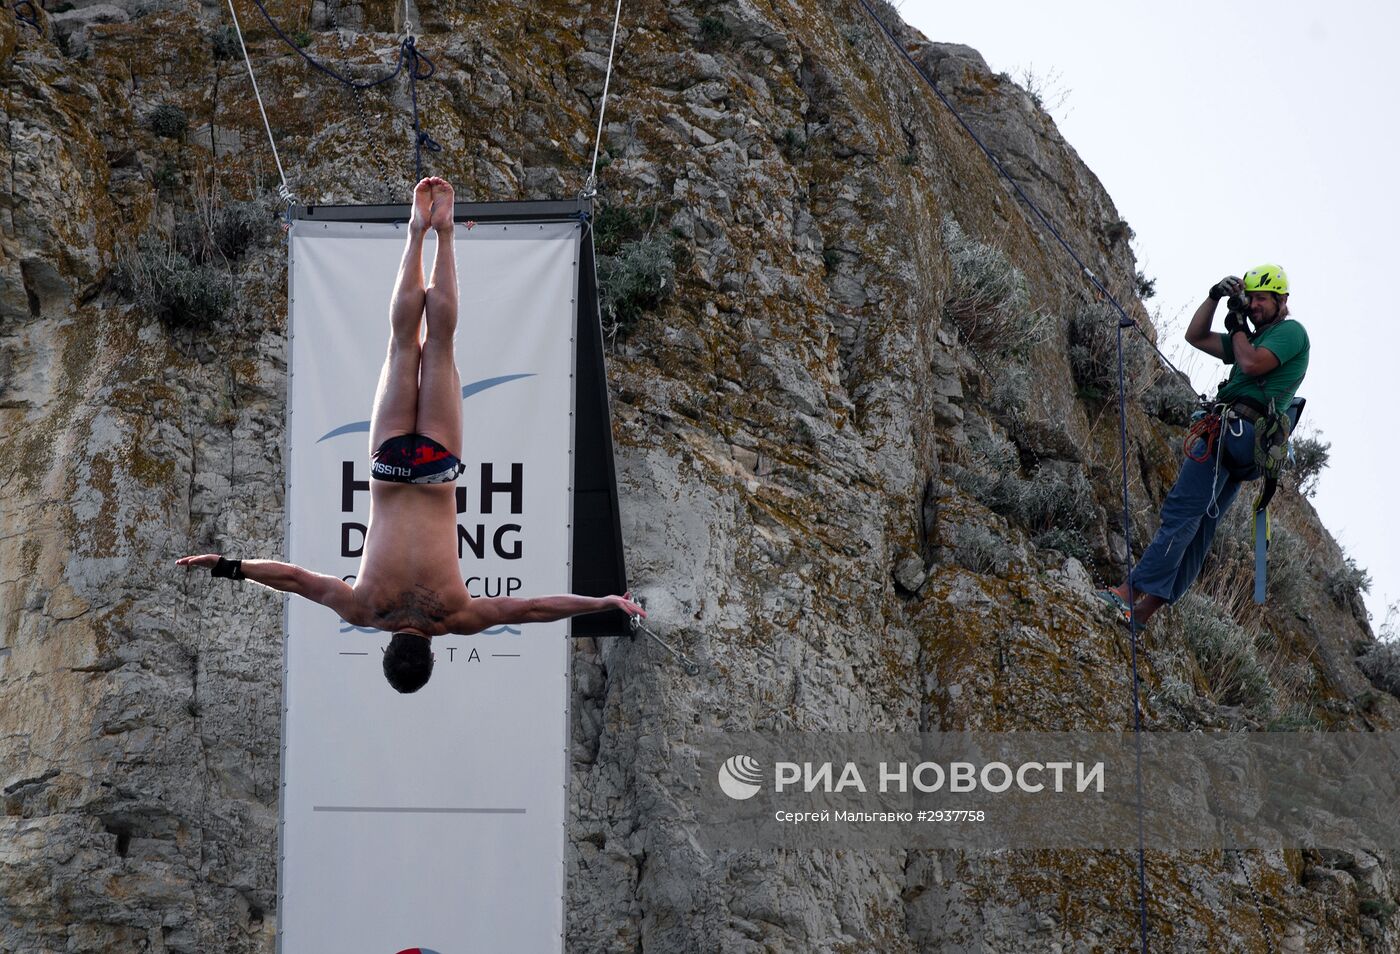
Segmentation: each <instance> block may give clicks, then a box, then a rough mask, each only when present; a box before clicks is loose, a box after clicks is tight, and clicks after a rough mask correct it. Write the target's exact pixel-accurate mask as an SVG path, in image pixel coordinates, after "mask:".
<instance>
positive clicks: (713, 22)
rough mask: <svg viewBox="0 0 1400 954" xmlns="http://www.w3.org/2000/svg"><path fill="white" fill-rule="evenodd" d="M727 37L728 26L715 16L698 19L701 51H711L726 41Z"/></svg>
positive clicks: (728, 35) (728, 32)
mask: <svg viewBox="0 0 1400 954" xmlns="http://www.w3.org/2000/svg"><path fill="white" fill-rule="evenodd" d="M729 37H730V29H729V26H728V24H726V23H725V22H724V20H723V19H722V18H720V17H717V16H703V17H701V18H700V47H701V48H702V49H705V50H712V49H714V48H715V47H717V46H719V45H720V44H722V43H724V42H725V41H727V40H728V39H729Z"/></svg>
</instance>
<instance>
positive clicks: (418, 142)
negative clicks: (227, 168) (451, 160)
mask: <svg viewBox="0 0 1400 954" xmlns="http://www.w3.org/2000/svg"><path fill="white" fill-rule="evenodd" d="M228 5H229V13H230V14H232V15H233V26H234V30H235V31H237V33H238V43H239V46H240V47H242V49H243V60H244V62H245V63H247V64H248V76H249V78H250V79H252V80H253V92H254V94H255V95H257V97H258V109H259V110H260V111H261V112H262V117H263V126H264V128H266V130H267V140H268V142H269V143H270V144H271V146H272V155H273V158H274V159H275V160H276V161H277V173H278V175H279V176H281V178H282V188H281V189H280V190H279V194H280V195H281V196H282V198H283V199H284V200H286V201H287V202H288V204H289V205H291V204H294V203H295V197H294V196H292V194H291V190H290V189H289V188H288V186H287V176H286V174H285V172H284V171H283V168H282V161H281V159H280V158H278V155H277V143H276V141H275V140H274V139H273V135H272V126H271V124H270V123H269V122H268V120H267V110H266V109H264V108H263V102H262V95H261V94H260V93H258V82H257V79H256V77H255V76H254V73H253V63H252V60H251V59H250V58H249V56H248V47H247V46H246V45H245V44H244V42H243V31H242V29H241V28H240V27H239V24H238V14H237V13H236V12H235V11H234V8H233V0H228ZM253 5H254V6H256V7H257V8H258V11H259V12H260V13H262V15H263V19H265V20H266V21H267V24H268V26H270V27H272V31H273V32H274V33H276V34H277V36H278V37H280V38H281V40H282V42H283V43H285V44H287V46H288V47H289V48H290V49H291V50H292V51H293V52H294V53H296V54H297V56H299V57H301V58H302V59H303V60H305V61H306V62H307V64H308V65H310V66H311V67H312V68H313V69H315V70H318V71H320V72H321V73H324V74H326V75H327V76H329V77H330V78H331V79H333V80H335V81H336V82H338V83H340V84H342V85H344V86H346V87H348V88H349V89H352V90H356V91H360V90H367V89H373V88H375V87H376V86H382V85H384V84H385V83H388V82H389V81H391V80H393V79H395V78H396V77H397V76H398V75H399V74H400V73H403V72H404V71H405V69H407V72H408V85H409V93H410V97H411V99H412V103H413V137H414V138H413V164H414V173H415V178H416V179H421V178H422V177H423V151H424V150H425V149H426V150H427V151H429V152H441V151H442V146H441V145H440V144H439V143H437V142H436V141H434V139H433V137H432V136H430V135H428V134H427V133H426V132H424V131H423V128H422V125H421V123H420V121H419V116H418V81H419V80H425V79H428V78H430V77H431V76H432V75H433V74H434V73H436V72H437V67H436V66H435V65H434V64H433V61H432V60H430V59H429V58H428V57H427V56H426V55H424V54H423V53H421V52H420V51H419V50H418V44H417V39H416V37H414V36H413V34H412V32H411V31H410V32H408V34H407V35H406V36H405V37H404V39H403V41H402V42H401V43H400V44H399V56H398V61H397V62H396V63H395V65H394V70H393V72H392V73H389V74H388V75H387V76H382V77H380V78H379V79H376V80H368V81H364V82H360V81H356V80H352V79H350V78H348V77H346V76H342V75H341V74H340V73H338V72H336V71H335V70H333V69H331V68H330V67H328V66H326V65H324V64H322V63H319V62H317V61H316V59H315V58H313V57H312V56H310V55H309V54H308V53H307V52H306V51H305V50H303V49H302V48H301V47H299V46H297V44H296V43H295V42H293V41H292V38H291V37H289V36H287V34H286V33H285V32H283V30H282V28H281V27H279V26H278V25H277V21H275V20H273V19H272V14H270V13H268V12H267V7H266V6H264V5H263V3H262V0H253Z"/></svg>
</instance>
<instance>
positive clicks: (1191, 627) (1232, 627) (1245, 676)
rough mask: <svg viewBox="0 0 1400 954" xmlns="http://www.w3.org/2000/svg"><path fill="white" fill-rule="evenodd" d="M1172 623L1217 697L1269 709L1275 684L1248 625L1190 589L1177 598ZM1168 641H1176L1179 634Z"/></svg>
mask: <svg viewBox="0 0 1400 954" xmlns="http://www.w3.org/2000/svg"><path fill="white" fill-rule="evenodd" d="M1169 625H1170V626H1171V627H1172V628H1173V629H1175V630H1177V632H1178V633H1179V634H1180V640H1181V642H1182V643H1184V644H1185V645H1186V646H1187V648H1188V649H1190V651H1191V654H1192V655H1193V656H1195V658H1196V664H1197V665H1198V666H1199V667H1200V671H1201V674H1202V675H1203V676H1204V677H1205V681H1206V683H1207V685H1209V686H1210V690H1211V694H1212V695H1213V696H1214V697H1215V701H1217V702H1219V703H1221V704H1223V705H1232V706H1243V707H1244V708H1247V709H1252V710H1255V711H1256V712H1260V713H1267V712H1268V711H1269V709H1270V707H1271V706H1272V704H1273V701H1274V696H1275V691H1274V687H1273V684H1272V683H1271V682H1270V680H1269V672H1268V669H1267V668H1266V667H1265V665H1264V663H1263V662H1262V661H1261V660H1260V658H1259V652H1258V649H1257V647H1256V646H1255V642H1254V639H1253V638H1252V637H1251V636H1250V635H1249V633H1248V631H1246V630H1245V629H1244V627H1242V626H1240V625H1239V624H1238V623H1236V622H1235V621H1234V620H1232V619H1230V618H1229V617H1227V616H1225V615H1223V614H1221V613H1220V611H1219V610H1218V609H1217V608H1216V606H1215V605H1214V604H1213V603H1212V602H1211V601H1210V600H1209V599H1207V598H1206V597H1204V596H1201V595H1200V594H1198V593H1187V594H1186V595H1185V596H1183V597H1182V598H1181V599H1180V600H1179V601H1178V602H1177V604H1176V606H1175V607H1174V612H1173V613H1172V615H1171V617H1170V621H1169ZM1165 641H1166V643H1168V644H1171V643H1174V642H1175V641H1176V639H1175V635H1174V634H1173V635H1172V636H1168V637H1167V638H1166V640H1165Z"/></svg>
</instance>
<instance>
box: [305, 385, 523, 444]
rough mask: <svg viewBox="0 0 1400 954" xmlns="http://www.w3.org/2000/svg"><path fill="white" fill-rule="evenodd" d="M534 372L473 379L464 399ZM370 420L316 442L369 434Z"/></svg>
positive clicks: (343, 426) (464, 386)
mask: <svg viewBox="0 0 1400 954" xmlns="http://www.w3.org/2000/svg"><path fill="white" fill-rule="evenodd" d="M534 376H535V375H534V372H531V373H529V374H503V375H501V376H500V377H496V378H482V379H481V380H480V381H473V382H472V383H471V384H464V385H462V400H463V401H465V400H466V399H467V398H469V397H471V396H472V395H473V394H480V393H481V392H482V391H485V390H486V389H488V388H494V387H495V386H496V385H498V384H508V383H509V382H511V381H517V380H519V379H520V378H533V377H534ZM368 433H369V421H355V422H354V423H352V424H342V425H341V426H340V427H337V428H336V429H335V430H333V431H327V432H326V433H325V434H324V435H322V436H321V437H319V438H317V439H316V443H318V444H319V443H321V441H328V440H330V439H331V438H332V437H340V436H341V435H342V434H368Z"/></svg>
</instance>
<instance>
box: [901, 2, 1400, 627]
mask: <svg viewBox="0 0 1400 954" xmlns="http://www.w3.org/2000/svg"><path fill="white" fill-rule="evenodd" d="M895 3H896V5H897V6H898V8H899V11H900V14H901V15H902V16H903V17H904V19H905V20H906V21H907V22H908V23H910V24H911V25H913V26H914V27H916V28H918V29H919V30H920V31H921V32H922V33H924V35H926V36H927V37H929V38H930V39H931V40H935V41H938V42H950V43H965V44H967V45H968V46H971V47H974V48H976V49H977V50H978V51H979V52H981V54H982V55H983V57H984V58H985V59H986V60H987V62H988V64H989V65H990V66H991V68H992V69H993V70H995V71H998V72H1005V73H1008V74H1010V75H1011V76H1012V77H1013V78H1016V79H1017V80H1018V81H1020V79H1021V77H1022V76H1023V75H1024V74H1025V72H1026V71H1027V70H1030V71H1031V72H1033V73H1034V75H1035V76H1036V77H1038V78H1039V82H1040V84H1041V86H1042V91H1041V93H1042V98H1043V99H1044V100H1045V102H1046V105H1047V106H1048V107H1049V108H1050V112H1051V115H1052V116H1054V118H1055V120H1056V122H1057V124H1058V125H1059V128H1060V131H1061V133H1063V135H1064V137H1065V138H1066V139H1067V140H1068V141H1069V143H1070V144H1071V145H1072V146H1073V147H1074V148H1075V150H1076V151H1078V153H1079V155H1080V157H1081V158H1083V160H1084V161H1085V163H1086V164H1087V165H1088V166H1089V168H1091V169H1092V170H1093V171H1094V173H1095V174H1097V175H1098V177H1099V179H1100V180H1102V182H1103V184H1104V186H1105V188H1107V190H1108V192H1109V194H1110V195H1111V196H1112V197H1113V201H1114V204H1115V205H1116V206H1117V208H1118V212H1119V214H1120V215H1122V216H1123V218H1125V219H1126V220H1127V221H1128V223H1129V224H1130V225H1131V226H1132V227H1133V229H1134V231H1136V233H1137V239H1136V241H1135V242H1134V248H1135V249H1136V251H1137V256H1138V265H1139V267H1140V268H1141V269H1142V270H1143V271H1145V272H1146V273H1147V275H1148V276H1150V277H1153V278H1155V279H1156V280H1157V296H1156V297H1155V298H1153V299H1151V300H1149V301H1148V302H1147V305H1148V307H1149V308H1151V309H1154V310H1156V311H1158V312H1160V316H1159V320H1158V326H1159V328H1161V329H1162V330H1163V331H1164V332H1167V333H1168V334H1169V335H1170V336H1171V337H1170V338H1168V337H1167V335H1164V336H1163V349H1162V350H1163V351H1165V352H1166V353H1167V354H1168V355H1169V356H1170V357H1171V358H1172V360H1173V361H1174V362H1175V363H1176V364H1177V365H1178V366H1180V367H1182V368H1183V369H1184V370H1186V371H1187V372H1188V373H1190V374H1191V375H1192V379H1193V381H1194V382H1195V385H1196V389H1197V390H1198V391H1207V392H1208V393H1214V389H1215V387H1216V385H1217V384H1218V383H1219V382H1220V380H1221V379H1222V377H1223V373H1222V372H1223V370H1224V367H1223V365H1220V364H1218V363H1217V362H1215V361H1214V360H1213V359H1210V358H1208V357H1206V356H1205V355H1199V357H1193V355H1198V354H1199V353H1198V352H1195V351H1193V349H1191V348H1190V347H1189V346H1187V345H1186V344H1185V342H1184V341H1181V333H1182V331H1184V330H1185V325H1186V321H1187V319H1188V318H1189V317H1190V314H1191V312H1192V311H1194V310H1195V307H1196V305H1198V304H1199V303H1200V301H1201V299H1202V298H1204V297H1205V292H1206V290H1207V289H1208V288H1209V287H1210V286H1211V285H1212V284H1213V283H1214V282H1216V281H1217V280H1219V279H1220V278H1221V277H1222V276H1224V275H1227V274H1233V275H1242V274H1244V272H1245V271H1246V270H1247V269H1249V268H1252V267H1253V266H1255V265H1259V264H1263V263H1265V262H1276V263H1278V264H1280V265H1282V266H1283V268H1284V269H1285V270H1286V271H1287V272H1288V277H1289V283H1290V286H1291V288H1292V294H1291V296H1290V298H1289V304H1290V307H1291V310H1292V317H1294V318H1296V319H1298V320H1300V321H1301V322H1302V323H1303V324H1304V326H1305V327H1306V328H1307V331H1308V335H1309V338H1310V339H1311V342H1312V354H1311V363H1310V365H1309V369H1308V377H1307V380H1306V381H1305V382H1304V383H1303V387H1302V388H1301V389H1300V391H1299V393H1300V394H1301V395H1302V396H1304V397H1306V398H1307V399H1308V407H1307V410H1306V412H1305V414H1304V422H1303V427H1302V429H1301V430H1302V432H1303V433H1308V432H1309V430H1312V431H1320V432H1321V433H1320V436H1321V438H1322V439H1323V440H1326V441H1328V442H1330V443H1331V445H1332V450H1331V464H1330V466H1329V467H1328V468H1327V470H1326V471H1325V472H1324V473H1323V476H1322V479H1321V482H1320V485H1319V489H1318V492H1317V495H1316V496H1315V497H1314V498H1313V504H1314V506H1316V508H1317V510H1318V511H1319V513H1320V514H1321V515H1322V519H1323V521H1324V522H1325V523H1326V524H1327V527H1328V528H1329V529H1330V530H1331V531H1332V534H1333V535H1334V536H1335V537H1336V538H1337V539H1338V540H1339V541H1340V542H1341V544H1342V546H1343V547H1344V548H1345V550H1346V552H1347V553H1348V554H1350V555H1351V556H1352V557H1354V558H1355V559H1356V561H1357V563H1358V564H1360V565H1361V566H1363V567H1365V568H1366V569H1367V570H1368V571H1369V572H1370V574H1371V577H1372V585H1371V591H1370V593H1369V594H1368V595H1367V598H1366V602H1367V605H1368V606H1369V607H1370V609H1371V613H1372V623H1373V626H1377V627H1378V626H1379V625H1380V624H1381V623H1382V622H1383V621H1384V619H1385V615H1386V608H1387V607H1388V606H1390V605H1391V604H1392V603H1394V602H1396V601H1397V600H1400V556H1397V548H1396V546H1395V543H1394V536H1395V533H1396V531H1397V529H1400V519H1397V517H1396V514H1397V513H1400V504H1397V502H1396V500H1395V499H1393V498H1391V497H1390V496H1389V491H1390V490H1391V489H1392V487H1393V485H1394V483H1395V481H1396V478H1397V474H1396V473H1395V472H1394V470H1393V468H1394V466H1395V464H1396V461H1397V460H1398V459H1400V454H1397V451H1396V449H1395V448H1396V446H1397V442H1400V433H1396V431H1397V429H1396V428H1395V426H1394V425H1393V423H1392V417H1393V414H1392V409H1393V408H1396V407H1397V404H1396V401H1395V400H1394V397H1393V395H1394V392H1395V388H1394V384H1395V383H1396V382H1397V381H1400V373H1397V369H1396V368H1395V366H1394V362H1395V361H1396V358H1397V356H1400V331H1398V330H1397V325H1398V324H1400V315H1397V314H1396V308H1395V307H1394V305H1393V300H1400V293H1397V292H1395V291H1391V290H1389V289H1388V288H1387V285H1388V284H1389V283H1390V282H1392V281H1397V280H1400V268H1397V265H1400V241H1397V239H1396V238H1395V227H1396V223H1397V222H1400V200H1397V197H1396V196H1397V193H1396V185H1395V183H1394V181H1393V174H1392V170H1393V168H1394V163H1395V155H1396V146H1397V145H1398V144H1400V143H1397V134H1396V131H1395V125H1394V123H1395V119H1396V114H1397V106H1396V102H1395V98H1394V92H1395V90H1396V87H1397V78H1396V66H1395V62H1394V57H1395V52H1394V37H1395V36H1396V32H1397V27H1400V12H1397V11H1400V4H1394V3H1388V2H1386V3H1383V2H1380V0H1374V2H1361V0H1341V2H1334V3H1326V4H1322V3H1304V2H1301V0H1283V2H1270V3H1255V2H1223V3H1222V2H1219V0H1216V2H1211V3H1205V2H1199V0H1186V2H1179V3H1176V4H1173V5H1171V6H1167V5H1164V4H1150V5H1149V4H1146V3H1122V2H1120V3H1109V2H1095V3H1090V2H1084V0H1066V2H1061V3H1055V4H1048V3H1043V2H1027V0H991V2H988V3H985V4H980V5H979V4H970V3H969V4H950V3H947V2H942V0H941V2H934V0H903V2H899V0H895ZM1363 289H1366V290H1368V291H1369V296H1365V295H1363ZM1223 315H1224V309H1223V308H1222V309H1221V312H1220V317H1223ZM1218 324H1219V319H1217V325H1218ZM1178 358H1179V359H1180V360H1178ZM1241 500H1244V498H1243V497H1241ZM1246 502H1247V501H1246Z"/></svg>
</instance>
